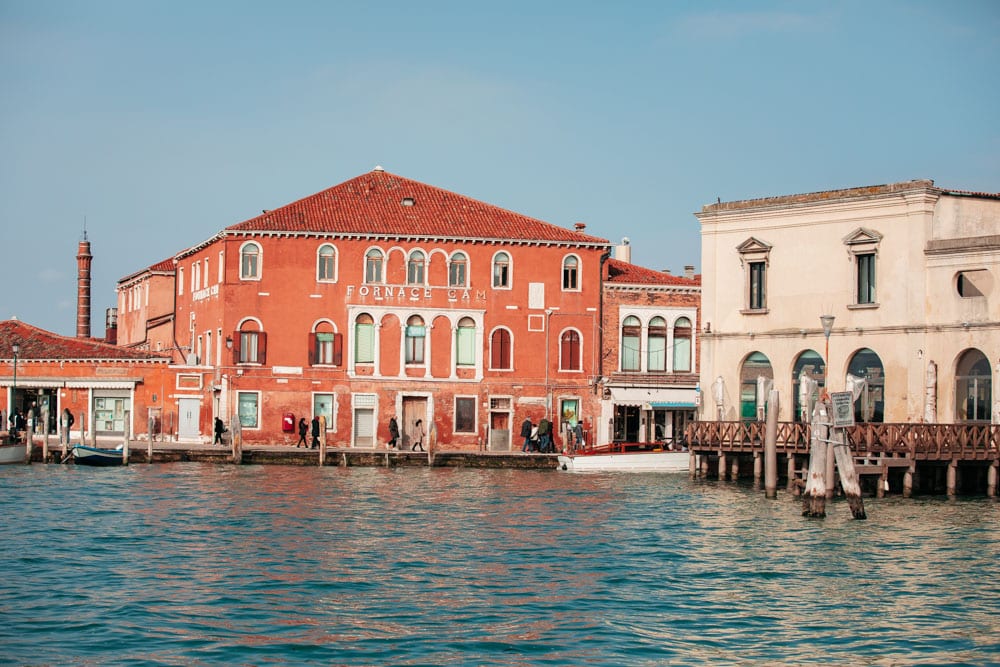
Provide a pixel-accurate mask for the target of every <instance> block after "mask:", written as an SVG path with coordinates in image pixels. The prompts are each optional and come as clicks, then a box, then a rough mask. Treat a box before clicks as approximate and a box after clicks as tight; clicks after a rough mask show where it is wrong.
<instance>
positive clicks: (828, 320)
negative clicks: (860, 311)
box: [819, 315, 834, 398]
mask: <svg viewBox="0 0 1000 667" xmlns="http://www.w3.org/2000/svg"><path fill="white" fill-rule="evenodd" d="M833 320H834V316H833V315H820V316H819V321H820V323H822V325H823V336H824V337H825V338H826V352H825V354H824V355H823V365H824V369H823V370H824V373H823V376H824V377H823V398H827V397H828V396H829V395H830V390H829V385H830V332H831V331H833Z"/></svg>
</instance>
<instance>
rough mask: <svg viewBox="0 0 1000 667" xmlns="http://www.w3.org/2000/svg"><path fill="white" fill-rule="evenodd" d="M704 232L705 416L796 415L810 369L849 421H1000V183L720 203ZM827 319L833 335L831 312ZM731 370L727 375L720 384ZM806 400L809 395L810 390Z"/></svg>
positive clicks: (709, 210)
mask: <svg viewBox="0 0 1000 667" xmlns="http://www.w3.org/2000/svg"><path fill="white" fill-rule="evenodd" d="M696 216H697V218H698V219H699V221H700V222H701V230H702V231H701V234H702V276H703V277H702V313H701V315H702V330H701V335H700V345H701V349H700V354H701V373H700V377H701V387H702V389H703V390H704V400H703V401H702V405H701V408H700V412H699V415H698V418H699V419H702V420H715V419H723V420H737V419H741V418H742V419H754V418H757V417H759V416H760V414H759V413H758V408H762V407H763V403H764V398H765V397H764V396H762V395H761V394H760V392H761V391H762V390H763V389H764V387H765V386H766V383H765V382H760V381H759V380H758V378H760V377H765V378H770V379H771V380H773V383H774V387H775V388H777V389H778V390H779V392H780V407H779V420H782V421H796V420H800V419H801V416H802V413H803V411H804V410H803V406H804V404H805V403H806V401H807V400H808V396H802V397H800V395H799V394H800V391H799V387H800V386H802V383H801V382H800V376H801V375H803V374H806V375H808V376H811V377H815V378H816V379H818V380H819V381H820V384H823V382H824V381H825V380H826V375H827V373H826V363H825V361H824V358H825V356H826V355H827V352H826V345H827V342H828V343H829V366H830V370H831V372H830V373H829V383H828V385H829V390H830V391H843V390H844V389H845V383H846V378H847V376H848V374H851V375H854V376H858V377H864V378H865V379H866V380H867V383H866V386H865V389H864V390H863V391H862V393H861V396H860V397H859V398H858V400H857V401H856V403H855V418H856V420H858V421H869V422H881V421H884V422H920V421H926V422H938V423H967V422H979V423H982V422H990V421H993V422H998V421H1000V401H997V400H996V399H997V398H1000V397H998V396H997V394H998V392H995V391H994V390H993V387H994V386H996V384H997V381H998V379H1000V378H998V376H1000V194H991V193H975V192H962V191H956V190H946V189H943V188H939V187H936V186H935V185H934V182H933V181H930V180H918V181H910V182H905V183H894V184H891V185H876V186H871V187H861V188H851V189H845V190H832V191H828V192H816V193H809V194H800V195H790V196H780V197H769V198H764V199H753V200H744V201H732V202H719V203H715V204H709V205H706V206H704V207H702V210H701V212H700V213H697V214H696ZM823 315H832V316H833V318H834V319H833V322H832V328H831V331H830V334H829V338H828V339H827V338H826V337H825V336H824V330H823V326H822V323H821V319H820V318H821V316H823ZM720 378H721V379H720ZM803 399H806V400H803Z"/></svg>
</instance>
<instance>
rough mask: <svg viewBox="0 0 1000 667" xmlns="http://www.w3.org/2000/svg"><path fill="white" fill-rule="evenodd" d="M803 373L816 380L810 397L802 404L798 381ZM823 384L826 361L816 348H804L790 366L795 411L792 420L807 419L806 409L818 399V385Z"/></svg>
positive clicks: (800, 420) (824, 381)
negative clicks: (793, 364)
mask: <svg viewBox="0 0 1000 667" xmlns="http://www.w3.org/2000/svg"><path fill="white" fill-rule="evenodd" d="M803 375H807V376H808V377H810V378H812V379H813V380H815V381H816V382H817V385H816V389H815V391H813V395H812V397H811V398H810V400H809V401H806V403H805V404H803V401H802V396H800V395H799V386H800V384H799V383H800V381H801V378H802V376H803ZM825 386H826V362H824V361H823V357H822V356H820V354H819V353H818V352H816V350H806V351H805V352H803V353H802V354H800V355H799V358H798V359H796V360H795V366H793V367H792V396H793V397H794V398H793V401H794V406H795V411H794V412H793V413H792V419H793V420H795V421H797V422H804V421H809V419H808V418H807V415H806V410H809V409H810V407H811V406H812V405H815V403H816V401H817V400H819V394H820V387H825Z"/></svg>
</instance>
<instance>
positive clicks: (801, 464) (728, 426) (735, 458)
mask: <svg viewBox="0 0 1000 667" xmlns="http://www.w3.org/2000/svg"><path fill="white" fill-rule="evenodd" d="M765 428H766V425H765V422H763V421H703V422H694V423H691V424H689V425H688V427H687V429H686V431H685V437H686V440H687V444H688V447H689V449H690V450H691V452H692V454H693V455H695V456H697V463H696V465H695V466H694V470H695V474H697V475H701V476H705V477H716V476H717V477H718V479H723V480H725V479H732V480H736V479H739V478H740V477H750V476H752V477H753V479H754V480H756V481H759V479H760V474H761V470H762V469H763V456H764V442H765ZM845 432H846V435H847V444H848V447H849V448H850V451H851V454H852V455H853V458H854V464H855V469H856V471H857V473H858V475H859V476H860V477H861V480H862V486H863V488H864V489H865V490H866V491H868V492H871V493H873V494H874V495H876V496H879V497H881V496H883V495H884V494H885V493H887V492H888V493H900V494H902V495H903V496H905V497H909V496H910V495H911V494H912V493H914V492H917V493H926V494H934V493H945V494H947V495H949V496H954V495H958V494H963V495H980V494H984V493H985V495H987V496H990V497H994V496H996V495H997V479H998V475H1000V425H996V424H905V423H904V424H856V425H854V426H850V427H847V428H846V429H845ZM810 438H811V429H810V426H809V424H804V423H800V422H779V423H778V429H777V438H776V444H777V447H776V449H777V454H778V456H779V458H780V459H781V460H780V461H779V465H778V468H779V470H781V469H783V470H785V471H786V472H785V476H784V477H785V482H786V487H787V488H788V490H790V491H793V492H798V490H799V489H800V487H801V486H802V484H801V482H802V480H803V475H804V468H805V466H806V465H807V460H808V456H809V443H810ZM782 461H783V462H784V466H782V465H781V463H782ZM831 467H832V464H831ZM829 472H830V474H829V475H828V477H829V478H830V479H832V478H833V477H832V471H829ZM832 492H833V485H832V484H831V485H830V487H829V491H828V494H832Z"/></svg>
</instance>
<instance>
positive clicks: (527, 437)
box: [521, 417, 534, 452]
mask: <svg viewBox="0 0 1000 667" xmlns="http://www.w3.org/2000/svg"><path fill="white" fill-rule="evenodd" d="M533 428H534V424H532V423H531V417H525V418H524V421H523V422H521V437H522V438H524V447H521V451H522V452H530V451H531V450H532V446H531V429H533Z"/></svg>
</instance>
